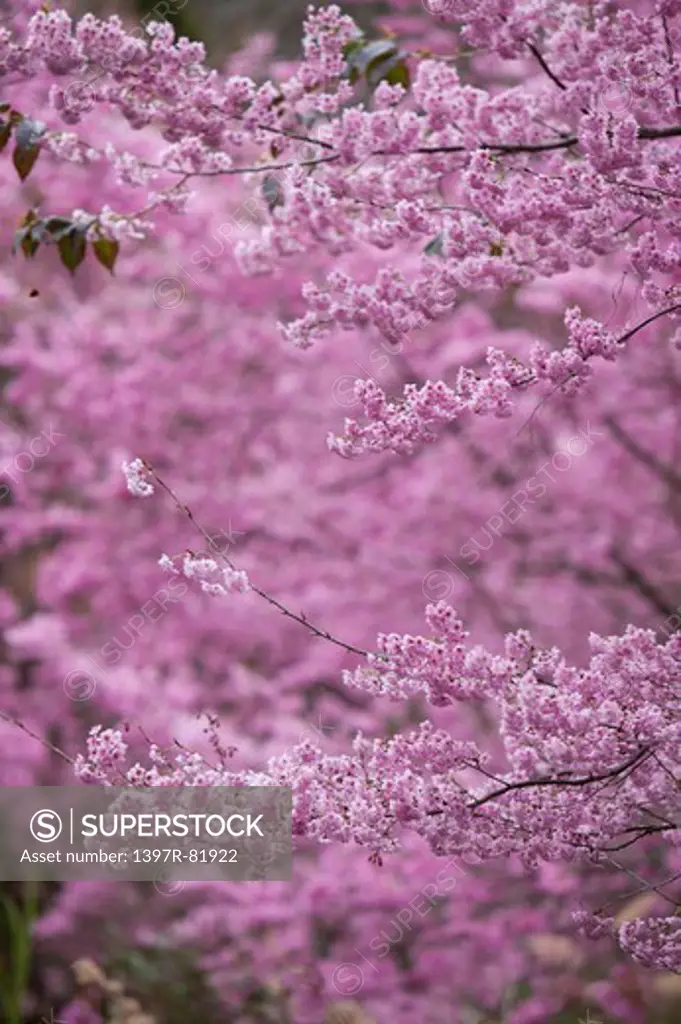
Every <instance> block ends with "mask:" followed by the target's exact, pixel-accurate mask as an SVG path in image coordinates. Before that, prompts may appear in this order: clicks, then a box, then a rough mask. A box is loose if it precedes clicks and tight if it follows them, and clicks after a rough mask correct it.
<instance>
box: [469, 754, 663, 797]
mask: <svg viewBox="0 0 681 1024" xmlns="http://www.w3.org/2000/svg"><path fill="white" fill-rule="evenodd" d="M648 752H649V748H648V747H644V748H643V749H642V750H639V751H638V752H637V753H636V754H635V756H634V757H632V758H630V759H629V760H628V761H626V762H625V763H624V764H622V765H620V766H619V767H618V768H613V769H611V770H610V771H609V772H603V773H602V774H600V775H587V776H584V777H583V778H577V779H556V778H539V779H523V780H521V781H520V782H508V783H506V784H505V785H504V786H502V787H501V788H500V789H495V790H493V792H491V793H488V794H487V796H483V797H480V799H478V800H475V801H474V802H473V803H472V804H469V809H470V810H477V808H478V807H482V806H484V804H486V803H489V802H490V800H496V799H497V798H498V797H500V796H505V795H506V794H507V793H511V792H514V791H515V790H519V789H531V788H533V787H537V786H588V785H591V784H592V783H594V782H604V781H605V780H606V779H612V778H615V777H616V776H617V775H620V774H621V773H622V772H624V771H626V770H627V769H628V768H632V767H633V766H634V765H636V764H637V763H638V762H639V761H640V760H641V759H642V758H643V757H644V756H645V755H646V754H647V753H648Z"/></svg>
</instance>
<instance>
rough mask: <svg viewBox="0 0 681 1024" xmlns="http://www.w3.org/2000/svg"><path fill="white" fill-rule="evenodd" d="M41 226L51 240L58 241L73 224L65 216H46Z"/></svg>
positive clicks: (72, 227) (70, 229) (66, 233)
mask: <svg viewBox="0 0 681 1024" xmlns="http://www.w3.org/2000/svg"><path fill="white" fill-rule="evenodd" d="M43 226H44V228H45V231H46V232H47V234H48V235H49V236H50V238H51V239H52V241H53V242H58V241H59V240H60V239H61V238H63V237H64V235H68V233H69V231H72V230H73V229H74V227H75V224H74V223H73V221H72V220H69V219H68V218H67V217H48V218H47V220H45V221H43Z"/></svg>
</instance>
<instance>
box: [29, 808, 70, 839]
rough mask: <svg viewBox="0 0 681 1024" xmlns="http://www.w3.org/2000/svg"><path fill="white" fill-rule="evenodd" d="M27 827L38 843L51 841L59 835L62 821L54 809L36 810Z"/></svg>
mask: <svg viewBox="0 0 681 1024" xmlns="http://www.w3.org/2000/svg"><path fill="white" fill-rule="evenodd" d="M29 828H30V830H31V835H32V836H33V838H34V839H37V840H38V842H39V843H52V842H54V840H55V839H57V838H58V837H59V836H60V835H61V830H62V821H61V818H60V817H59V815H58V814H57V812H56V811H50V810H43V811H36V812H35V814H34V815H33V817H32V818H31V824H30V826H29Z"/></svg>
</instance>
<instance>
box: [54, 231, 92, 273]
mask: <svg viewBox="0 0 681 1024" xmlns="http://www.w3.org/2000/svg"><path fill="white" fill-rule="evenodd" d="M57 245H58V248H59V255H60V256H61V261H62V263H63V264H64V266H65V267H66V268H67V270H70V271H71V273H72V274H75V272H76V270H77V269H78V267H79V266H80V265H81V263H82V262H83V260H84V259H85V251H86V248H87V241H86V238H85V231H84V230H83V229H82V228H72V229H71V231H69V233H68V234H67V235H64V236H63V238H60V239H59V242H58V243H57Z"/></svg>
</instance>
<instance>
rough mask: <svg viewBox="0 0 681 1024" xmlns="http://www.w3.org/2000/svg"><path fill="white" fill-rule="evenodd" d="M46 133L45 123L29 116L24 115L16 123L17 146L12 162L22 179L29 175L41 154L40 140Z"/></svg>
mask: <svg viewBox="0 0 681 1024" xmlns="http://www.w3.org/2000/svg"><path fill="white" fill-rule="evenodd" d="M44 134H45V125H44V124H43V123H42V121H33V120H31V118H29V117H22V118H21V120H20V121H19V122H18V123H17V124H16V127H15V129H14V138H15V140H16V146H15V149H14V154H13V156H12V162H13V164H14V166H15V167H16V170H17V174H18V175H19V177H20V178H21V180H22V181H25V180H26V178H27V177H28V176H29V174H30V173H31V170H32V169H33V165H34V164H35V162H36V160H37V159H38V157H39V156H40V146H39V142H40V139H41V137H42V136H43V135H44Z"/></svg>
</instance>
